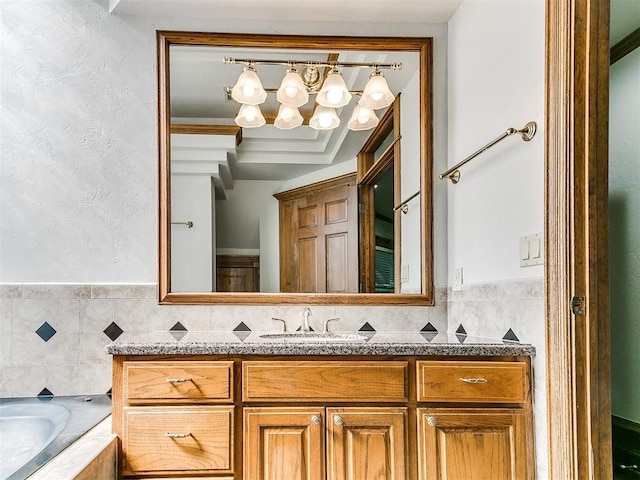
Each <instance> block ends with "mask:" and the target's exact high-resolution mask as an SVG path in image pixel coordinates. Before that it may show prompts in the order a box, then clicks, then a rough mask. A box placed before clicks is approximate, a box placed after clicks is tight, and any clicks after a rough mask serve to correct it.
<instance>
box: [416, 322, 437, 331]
mask: <svg viewBox="0 0 640 480" xmlns="http://www.w3.org/2000/svg"><path fill="white" fill-rule="evenodd" d="M420 331H421V332H434V333H438V329H437V328H436V327H434V326H433V324H432V323H431V322H429V323H427V324H426V325H425V326H424V327H422V330H420Z"/></svg>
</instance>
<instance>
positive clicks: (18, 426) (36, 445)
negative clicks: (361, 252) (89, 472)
mask: <svg viewBox="0 0 640 480" xmlns="http://www.w3.org/2000/svg"><path fill="white" fill-rule="evenodd" d="M110 413H111V399H110V398H109V397H108V396H106V395H98V396H80V397H39V398H10V399H0V432H2V434H1V435H0V458H2V462H0V480H18V479H24V478H27V477H28V476H29V475H31V474H32V473H33V472H35V471H36V470H38V469H39V468H40V467H42V466H43V465H44V464H45V463H46V462H47V461H48V460H50V459H52V458H53V457H55V456H56V455H57V454H58V453H60V452H61V451H62V450H64V449H65V448H66V447H68V446H69V445H71V444H72V443H73V442H74V441H75V440H77V439H78V438H80V437H81V436H82V435H83V434H84V433H85V432H87V431H88V430H89V429H91V428H92V427H93V426H94V425H96V424H97V423H98V422H100V421H101V420H103V419H104V418H105V417H107V416H108V415H109V414H110Z"/></svg>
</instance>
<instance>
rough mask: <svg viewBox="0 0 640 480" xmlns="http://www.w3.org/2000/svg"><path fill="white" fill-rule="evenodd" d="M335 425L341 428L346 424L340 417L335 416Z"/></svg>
mask: <svg viewBox="0 0 640 480" xmlns="http://www.w3.org/2000/svg"><path fill="white" fill-rule="evenodd" d="M333 423H335V424H336V425H338V426H340V425H342V424H343V423H344V421H343V420H342V417H341V416H340V415H335V416H334V417H333Z"/></svg>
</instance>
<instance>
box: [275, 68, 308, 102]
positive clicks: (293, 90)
mask: <svg viewBox="0 0 640 480" xmlns="http://www.w3.org/2000/svg"><path fill="white" fill-rule="evenodd" d="M316 71H317V70H316ZM276 98H277V99H278V101H279V102H280V103H281V104H282V105H287V106H290V107H295V108H298V107H301V106H302V105H304V104H305V103H307V102H308V101H309V92H308V91H307V87H306V85H305V84H304V82H303V81H302V77H301V76H300V75H299V74H298V71H297V70H296V68H295V67H294V66H291V68H289V70H287V74H286V75H285V76H284V78H283V79H282V83H281V84H280V88H278V92H277V93H276Z"/></svg>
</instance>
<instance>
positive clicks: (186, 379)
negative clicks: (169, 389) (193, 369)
mask: <svg viewBox="0 0 640 480" xmlns="http://www.w3.org/2000/svg"><path fill="white" fill-rule="evenodd" d="M190 381H191V379H190V378H167V382H168V383H184V382H190Z"/></svg>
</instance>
